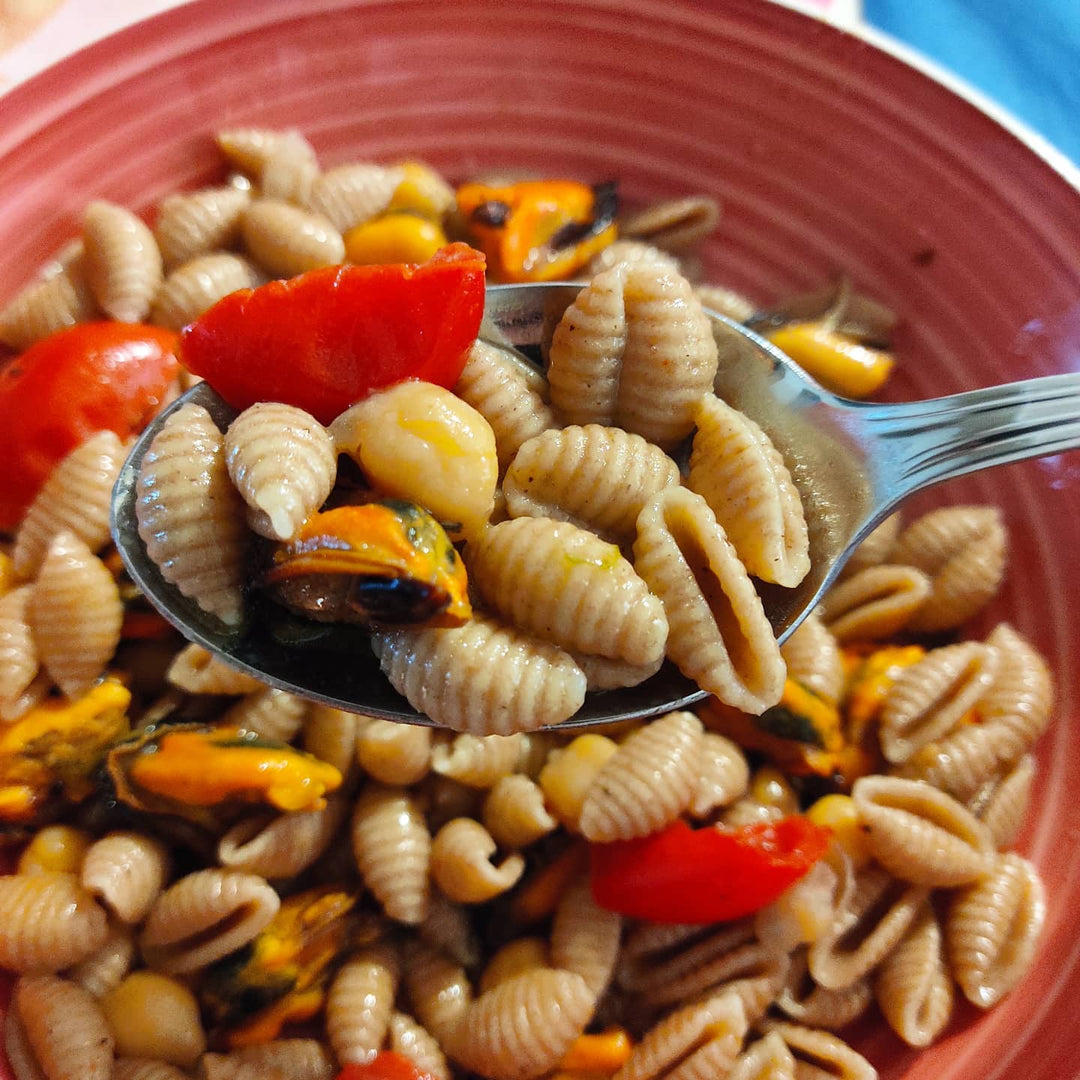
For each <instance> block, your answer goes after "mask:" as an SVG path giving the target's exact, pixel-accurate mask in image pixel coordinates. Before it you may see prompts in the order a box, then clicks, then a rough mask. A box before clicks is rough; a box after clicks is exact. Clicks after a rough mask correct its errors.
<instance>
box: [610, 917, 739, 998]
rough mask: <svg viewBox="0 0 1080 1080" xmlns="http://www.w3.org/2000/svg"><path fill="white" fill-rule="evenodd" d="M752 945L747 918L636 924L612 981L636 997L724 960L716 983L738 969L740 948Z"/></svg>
mask: <svg viewBox="0 0 1080 1080" xmlns="http://www.w3.org/2000/svg"><path fill="white" fill-rule="evenodd" d="M756 943H757V939H756V937H755V935H754V927H753V922H752V920H750V919H740V920H738V921H737V922H731V923H719V924H715V925H709V926H699V925H696V924H674V923H639V924H637V925H636V926H634V927H633V928H632V929H631V930H630V932H629V933H628V934H627V936H626V940H625V942H624V944H623V949H622V952H621V954H620V956H619V968H618V972H617V976H616V979H617V982H618V984H619V986H620V987H621V988H622V989H623V990H625V991H627V992H628V993H632V994H639V993H643V992H644V991H646V990H649V989H650V988H651V987H652V986H653V985H654V984H658V983H660V984H662V983H668V982H674V981H676V980H678V979H681V978H682V977H683V976H685V975H689V974H696V973H697V972H698V971H701V970H703V969H704V968H706V967H708V966H709V965H710V964H712V963H713V961H715V960H719V959H721V958H723V964H722V967H721V969H720V971H721V973H720V975H719V977H718V979H717V980H716V981H718V982H719V981H721V980H723V979H725V978H727V977H728V975H729V974H730V972H732V971H737V970H738V969H740V968H741V967H742V964H743V961H742V956H743V950H745V948H746V947H747V946H753V945H755V944H756ZM732 957H734V958H735V959H734V960H733V961H730V962H729V958H732Z"/></svg>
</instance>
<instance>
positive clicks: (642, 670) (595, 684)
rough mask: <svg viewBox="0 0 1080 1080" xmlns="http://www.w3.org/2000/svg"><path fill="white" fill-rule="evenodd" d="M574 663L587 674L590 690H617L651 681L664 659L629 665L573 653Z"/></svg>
mask: <svg viewBox="0 0 1080 1080" xmlns="http://www.w3.org/2000/svg"><path fill="white" fill-rule="evenodd" d="M570 655H571V656H572V657H573V660H574V663H575V664H577V666H578V667H579V668H581V670H582V671H583V672H584V673H585V682H586V685H587V686H588V688H589V690H615V689H616V688H618V687H620V686H639V685H640V684H641V683H643V682H644V681H645V680H646V679H651V678H652V677H653V676H654V675H655V674H656V673H657V672H658V671H659V670H660V669H661V668H662V667H663V666H664V658H663V657H662V656H661V657H658V658H657V659H656V660H654V661H653V662H652V663H651V664H628V663H626V661H625V660H612V659H610V658H609V657H607V656H596V655H595V654H592V653H571V654H570Z"/></svg>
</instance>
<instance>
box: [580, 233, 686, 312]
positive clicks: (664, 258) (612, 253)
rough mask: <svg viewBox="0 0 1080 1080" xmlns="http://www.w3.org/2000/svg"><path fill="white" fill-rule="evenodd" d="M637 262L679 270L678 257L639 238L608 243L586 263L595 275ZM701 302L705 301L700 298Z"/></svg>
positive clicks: (589, 270) (590, 271) (672, 270)
mask: <svg viewBox="0 0 1080 1080" xmlns="http://www.w3.org/2000/svg"><path fill="white" fill-rule="evenodd" d="M638 262H652V263H656V264H657V265H658V266H661V267H662V268H663V269H665V270H668V271H670V272H672V273H678V272H679V260H678V259H676V258H675V257H674V256H672V255H669V254H668V253H667V252H666V251H661V250H660V249H659V248H658V247H654V246H653V245H652V244H646V243H644V242H643V241H641V240H616V241H615V242H614V243H613V244H609V245H608V246H607V247H606V248H604V250H603V251H601V252H600V253H599V254H598V255H595V256H593V259H592V262H590V263H589V265H588V272H589V274H590V275H591V276H593V277H595V276H596V275H597V274H602V273H603V272H604V271H605V270H610V269H612V267H615V266H630V265H632V264H634V263H638ZM699 299H700V297H699ZM702 303H705V301H704V300H702Z"/></svg>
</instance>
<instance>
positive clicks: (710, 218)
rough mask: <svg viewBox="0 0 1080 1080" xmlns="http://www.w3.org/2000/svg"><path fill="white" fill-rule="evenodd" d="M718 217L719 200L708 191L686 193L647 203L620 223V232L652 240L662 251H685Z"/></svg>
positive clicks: (710, 231)
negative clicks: (709, 194)
mask: <svg viewBox="0 0 1080 1080" xmlns="http://www.w3.org/2000/svg"><path fill="white" fill-rule="evenodd" d="M719 220H720V204H719V203H718V202H717V201H716V200H715V199H713V198H710V197H709V196H708V195H686V196H683V197H682V198H679V199H665V200H664V201H663V202H658V203H654V204H653V205H652V206H646V207H645V208H644V209H643V210H638V211H637V212H636V213H633V214H630V215H628V216H627V217H626V218H625V219H624V220H623V221H622V223H621V225H620V229H619V231H620V233H621V234H622V235H623V236H628V237H631V238H632V239H635V240H644V241H646V242H648V243H650V244H655V245H656V246H657V247H659V248H662V249H663V250H664V251H684V250H685V249H686V248H690V247H693V246H694V245H695V244H697V243H699V242H700V241H702V240H704V239H705V237H707V236H709V235H710V234H711V233H712V232H713V231H714V230H715V229H716V225H717V223H718V222H719Z"/></svg>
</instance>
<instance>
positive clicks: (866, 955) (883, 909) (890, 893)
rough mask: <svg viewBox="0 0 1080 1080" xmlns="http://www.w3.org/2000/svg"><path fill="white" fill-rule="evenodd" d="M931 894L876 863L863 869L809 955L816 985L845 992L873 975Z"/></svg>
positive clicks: (808, 959) (811, 971) (810, 967)
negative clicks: (893, 875)
mask: <svg viewBox="0 0 1080 1080" xmlns="http://www.w3.org/2000/svg"><path fill="white" fill-rule="evenodd" d="M928 895H929V890H928V889H926V888H924V887H922V886H918V885H908V884H906V883H904V882H898V881H896V880H895V879H894V878H893V877H892V875H891V874H889V873H888V872H887V871H885V870H883V869H882V868H881V867H879V866H875V865H874V864H870V865H869V866H867V867H865V868H864V869H862V870H861V871H859V872H858V873H857V874H856V875H855V883H854V889H853V891H852V895H851V897H850V899H849V901H848V902H847V903H846V904H844V905H842V906H841V907H840V908H839V910H838V911H837V912H836V915H835V918H834V919H833V924H832V926H831V927H830V928H829V930H828V931H827V932H826V933H825V934H823V935H822V936H821V937H820V938H818V940H817V941H815V942H814V943H813V944H812V945H811V946H810V948H809V951H808V952H807V961H808V965H809V969H810V975H811V976H812V977H813V979H814V981H815V982H816V983H818V984H819V985H820V986H824V987H826V988H827V989H829V990H843V989H846V988H847V987H849V986H852V985H854V984H855V983H856V982H858V981H859V980H860V979H862V978H865V977H866V976H867V975H869V974H870V972H872V971H873V970H874V969H875V968H876V967H877V965H878V964H880V963H881V961H882V960H884V959H885V957H886V956H887V955H888V954H889V952H890V951H891V950H892V949H893V948H895V946H896V944H897V942H898V941H900V939H901V938H902V937H903V936H904V934H905V933H907V929H908V927H909V926H910V925H911V923H912V921H913V920H914V918H915V916H916V915H917V914H918V912H919V910H920V909H921V907H922V904H923V902H924V901H925V900H926V897H927V896H928Z"/></svg>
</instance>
